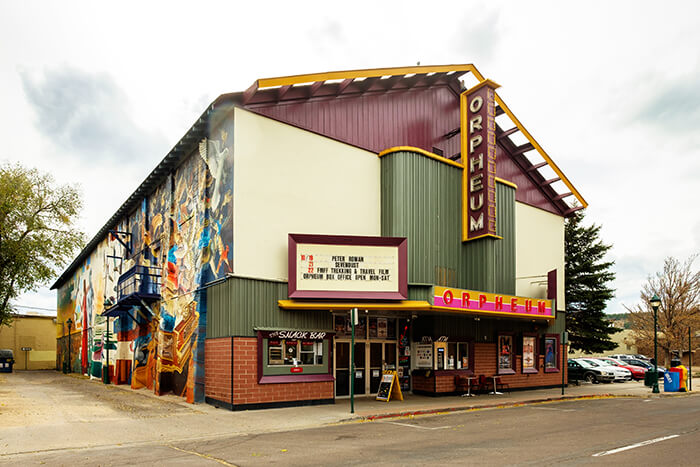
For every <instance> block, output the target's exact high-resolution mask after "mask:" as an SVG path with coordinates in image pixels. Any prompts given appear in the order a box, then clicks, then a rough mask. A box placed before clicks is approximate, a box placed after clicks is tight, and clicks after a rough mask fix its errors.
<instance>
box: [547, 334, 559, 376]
mask: <svg viewBox="0 0 700 467" xmlns="http://www.w3.org/2000/svg"><path fill="white" fill-rule="evenodd" d="M544 371H545V373H556V372H558V371H559V336H558V335H557V334H546V335H545V336H544Z"/></svg>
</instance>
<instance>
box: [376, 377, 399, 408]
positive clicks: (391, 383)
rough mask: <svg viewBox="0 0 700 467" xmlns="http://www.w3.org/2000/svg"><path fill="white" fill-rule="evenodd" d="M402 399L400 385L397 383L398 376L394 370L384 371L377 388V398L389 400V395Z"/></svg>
mask: <svg viewBox="0 0 700 467" xmlns="http://www.w3.org/2000/svg"><path fill="white" fill-rule="evenodd" d="M392 396H393V397H394V398H395V399H398V400H400V401H402V400H403V394H401V385H400V384H399V377H398V375H397V374H396V372H395V371H385V372H384V374H383V375H382V380H381V381H380V383H379V390H378V391H377V400H378V401H385V402H389V399H391V397H392Z"/></svg>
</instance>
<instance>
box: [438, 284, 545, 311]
mask: <svg viewBox="0 0 700 467" xmlns="http://www.w3.org/2000/svg"><path fill="white" fill-rule="evenodd" d="M433 307H436V308H443V309H450V310H456V311H465V312H477V313H483V314H494V315H500V316H512V317H514V318H530V319H532V318H540V319H542V318H545V319H554V310H553V307H552V300H544V299H540V298H527V297H516V296H513V295H502V294H493V293H486V292H479V291H475V290H462V289H452V288H448V287H434V293H433Z"/></svg>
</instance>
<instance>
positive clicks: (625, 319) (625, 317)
mask: <svg viewBox="0 0 700 467" xmlns="http://www.w3.org/2000/svg"><path fill="white" fill-rule="evenodd" d="M607 318H608V319H609V320H610V321H617V322H618V324H619V322H622V325H623V329H631V327H630V321H629V313H608V314H607Z"/></svg>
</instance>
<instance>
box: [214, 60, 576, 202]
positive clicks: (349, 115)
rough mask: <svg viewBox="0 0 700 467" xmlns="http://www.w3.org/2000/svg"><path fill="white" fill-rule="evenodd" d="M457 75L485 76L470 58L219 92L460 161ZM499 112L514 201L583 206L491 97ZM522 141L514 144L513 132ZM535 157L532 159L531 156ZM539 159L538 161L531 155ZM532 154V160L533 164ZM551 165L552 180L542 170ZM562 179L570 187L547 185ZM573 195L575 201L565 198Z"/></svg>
mask: <svg viewBox="0 0 700 467" xmlns="http://www.w3.org/2000/svg"><path fill="white" fill-rule="evenodd" d="M463 78H470V79H471V81H472V82H475V83H477V84H478V83H481V82H484V81H485V79H484V77H483V76H482V75H481V73H479V71H478V70H477V69H476V67H474V65H471V64H464V65H439V66H416V67H400V68H379V69H369V70H350V71H335V72H326V73H314V74H307V75H296V76H286V77H280V78H268V79H260V80H257V81H256V82H255V83H253V85H252V86H251V87H250V88H248V90H246V91H245V92H243V93H236V94H230V95H228V96H222V98H223V97H228V98H232V99H233V100H234V101H236V102H237V103H238V105H241V106H243V107H244V108H246V109H248V110H251V111H253V112H256V113H258V114H260V115H265V116H267V117H270V118H273V119H275V120H278V121H281V122H284V123H287V124H290V125H293V126H296V127H299V128H302V129H305V130H309V131H312V132H315V133H318V134H321V135H324V136H327V137H330V138H333V139H336V140H338V141H342V142H344V143H348V144H351V145H353V146H357V147H360V148H363V149H366V150H368V151H372V152H377V153H379V152H381V151H383V150H385V149H387V148H391V147H395V146H413V147H417V148H420V149H423V150H425V151H429V152H433V153H436V154H437V155H440V156H443V157H445V158H448V159H452V160H456V161H460V159H461V155H460V138H459V137H458V136H459V132H460V115H459V96H460V94H461V93H462V92H463V91H465V90H466V88H465V86H464V82H463V81H462V79H463ZM496 101H497V104H498V107H497V109H496V110H497V115H503V114H505V115H507V117H508V119H509V120H510V122H511V123H512V125H513V126H512V128H508V129H505V130H504V129H502V128H500V127H499V128H497V136H498V143H499V151H498V164H497V169H496V170H497V176H498V177H499V178H502V179H504V180H508V181H510V182H513V183H515V184H516V185H517V186H518V190H517V192H516V199H518V201H521V202H524V203H527V204H530V205H533V206H537V207H539V208H542V209H546V210H548V211H550V212H553V213H556V214H560V215H569V214H571V213H572V212H573V211H574V210H577V209H580V208H581V207H585V206H587V203H586V201H585V199H583V197H582V196H581V195H580V194H579V193H578V191H577V190H576V188H575V187H574V186H573V184H571V182H570V181H569V180H568V178H567V177H566V176H565V175H564V174H563V173H562V172H561V170H560V169H559V168H558V167H557V166H556V164H555V163H554V161H552V160H551V158H550V157H549V155H548V154H547V153H546V152H545V151H544V149H542V147H541V146H540V145H539V144H538V143H537V141H536V140H535V139H534V138H533V137H532V135H530V133H529V132H528V131H527V130H526V129H525V128H524V126H523V125H522V124H521V123H520V121H519V120H518V119H517V118H516V117H515V115H514V114H513V113H512V112H511V110H510V109H509V108H508V107H507V106H506V104H505V103H504V102H503V100H502V99H501V98H500V97H499V96H498V95H496ZM518 132H519V133H521V134H522V135H523V136H524V137H525V138H526V139H527V141H528V143H526V144H522V145H517V144H516V143H515V142H513V141H512V140H511V135H514V134H515V133H518ZM533 155H534V156H536V157H533ZM538 159H539V160H543V161H544V162H543V163H541V164H536V162H537V160H538ZM531 160H535V161H536V162H535V163H533V162H531ZM543 167H549V168H550V169H551V170H552V171H553V172H554V173H555V174H556V177H555V178H549V179H547V178H546V177H545V176H544V175H543V174H542V173H540V169H542V168H543ZM559 181H561V182H563V184H564V185H565V186H566V187H568V189H569V191H568V192H561V193H560V192H558V191H557V190H556V189H554V188H553V187H552V184H553V183H555V182H559ZM570 196H574V197H575V198H577V199H578V200H579V202H580V203H581V205H582V206H581V207H572V206H570V205H569V204H567V203H566V202H565V198H567V197H570Z"/></svg>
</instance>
